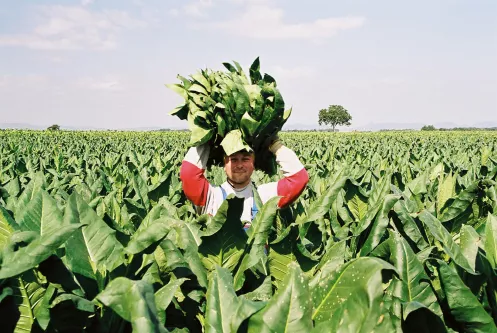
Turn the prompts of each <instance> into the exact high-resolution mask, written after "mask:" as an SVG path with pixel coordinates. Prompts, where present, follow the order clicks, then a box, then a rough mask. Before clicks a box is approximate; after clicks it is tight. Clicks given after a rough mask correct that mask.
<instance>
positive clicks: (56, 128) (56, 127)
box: [47, 124, 60, 131]
mask: <svg viewBox="0 0 497 333" xmlns="http://www.w3.org/2000/svg"><path fill="white" fill-rule="evenodd" d="M47 130H49V131H58V130H60V126H59V125H56V124H55V125H52V126H50V127H49V128H47Z"/></svg>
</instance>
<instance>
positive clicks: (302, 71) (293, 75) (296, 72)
mask: <svg viewBox="0 0 497 333" xmlns="http://www.w3.org/2000/svg"><path fill="white" fill-rule="evenodd" d="M269 74H270V75H271V76H273V77H274V78H275V79H276V82H278V81H279V80H280V79H302V78H308V77H312V76H314V75H315V74H316V71H315V69H314V68H311V67H307V66H297V67H293V68H284V67H281V66H274V67H273V68H272V70H271V72H269Z"/></svg>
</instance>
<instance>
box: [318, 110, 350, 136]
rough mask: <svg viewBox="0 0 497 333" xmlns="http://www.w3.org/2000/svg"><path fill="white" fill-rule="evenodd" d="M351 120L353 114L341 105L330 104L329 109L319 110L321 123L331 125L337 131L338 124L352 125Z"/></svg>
mask: <svg viewBox="0 0 497 333" xmlns="http://www.w3.org/2000/svg"><path fill="white" fill-rule="evenodd" d="M351 120H352V116H351V115H350V113H349V112H348V111H347V110H346V109H345V108H344V107H343V106H341V105H330V106H328V108H327V109H321V110H319V121H318V122H319V125H321V124H326V125H331V128H332V129H333V132H335V127H336V126H337V125H345V126H350V121H351Z"/></svg>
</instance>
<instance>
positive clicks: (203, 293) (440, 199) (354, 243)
mask: <svg viewBox="0 0 497 333" xmlns="http://www.w3.org/2000/svg"><path fill="white" fill-rule="evenodd" d="M281 138H282V140H283V142H284V143H285V145H287V146H288V147H290V148H292V149H293V150H294V151H295V152H296V153H297V155H298V156H299V157H300V159H301V161H302V163H303V164H304V165H305V166H306V168H307V170H308V172H309V176H310V181H309V184H308V186H307V188H306V189H305V191H304V192H303V193H302V195H301V196H300V198H299V199H298V200H297V202H296V203H294V204H293V205H292V206H291V207H289V208H287V209H283V210H281V211H276V209H275V201H274V200H273V201H270V202H269V203H268V204H267V205H265V207H264V208H263V209H262V211H261V212H260V214H259V217H258V220H256V221H255V222H254V227H253V228H251V229H252V231H250V232H249V233H248V234H245V233H243V232H242V231H241V228H238V227H237V223H240V221H239V218H238V217H237V212H239V208H240V205H239V202H238V201H237V200H236V199H229V200H228V202H227V203H226V204H225V205H224V206H223V207H222V209H221V210H220V213H219V214H218V215H216V216H215V217H208V216H198V215H197V214H196V213H195V211H194V210H193V208H192V206H191V204H190V203H189V202H188V201H187V200H186V198H185V197H184V194H183V193H182V190H181V183H180V182H179V166H180V164H181V160H182V157H183V156H184V154H185V152H186V150H187V142H188V133H184V132H70V131H68V132H66V131H54V132H50V131H16V130H12V131H10V130H7V131H0V207H1V208H0V209H1V211H0V212H1V214H0V248H3V249H4V250H3V255H2V259H3V262H2V265H1V266H0V311H1V312H0V313H1V314H2V317H3V318H10V319H11V320H10V323H8V325H11V326H10V327H11V328H14V327H16V328H17V329H18V330H19V331H21V329H30V328H31V327H36V328H37V329H47V330H51V329H56V328H58V329H60V330H62V331H63V330H68V331H76V330H82V329H83V328H87V329H88V330H97V329H98V330H101V331H127V330H129V329H130V327H133V328H134V329H137V330H140V331H159V330H163V329H164V327H167V328H168V329H170V330H172V329H174V328H177V329H181V328H183V329H189V330H190V331H197V330H199V329H200V328H201V327H204V328H205V329H206V330H207V331H209V330H214V329H218V330H220V331H236V329H240V330H241V331H243V330H246V329H248V330H249V331H252V330H257V331H261V330H262V331H264V330H265V329H268V326H265V325H269V327H271V328H272V329H274V328H281V330H280V329H277V331H278V332H282V331H286V330H287V331H289V332H290V331H310V330H312V329H313V328H314V329H315V330H316V331H317V332H319V331H323V330H324V331H328V330H329V331H337V329H338V328H339V327H342V328H343V327H347V329H348V331H364V332H371V331H372V330H375V331H385V332H391V331H400V330H404V331H425V330H427V329H430V331H447V330H449V331H450V330H456V331H471V332H476V331H478V332H493V331H496V330H497V329H496V327H495V322H496V320H497V292H496V290H497V276H496V273H495V272H496V271H495V269H496V264H497V246H496V239H497V192H496V187H497V186H496V181H497V133H496V132H484V131H474V132H473V131H470V132H463V133H462V132H432V133H426V132H424V133H423V132H415V131H412V132H409V131H406V132H384V133H323V132H285V133H282V134H281ZM207 176H208V178H209V179H210V180H211V181H212V182H213V183H215V184H220V183H222V182H224V173H223V171H222V169H221V168H220V167H213V168H212V169H210V170H207ZM276 179H278V176H274V177H272V178H270V177H268V176H266V175H265V174H263V173H262V172H259V171H258V172H255V173H254V176H253V180H254V182H255V183H256V184H261V183H265V182H268V181H272V180H276ZM80 223H81V224H83V225H84V226H81V225H80ZM233 226H234V228H233ZM266 242H268V243H269V250H268V254H267V255H266V254H265V252H264V244H265V243H266ZM294 263H297V264H294ZM54 272H56V273H54ZM387 273H388V274H387ZM266 276H267V277H268V278H266ZM1 279H3V280H1ZM113 282H115V283H113ZM290 300H292V301H291V302H290ZM288 303H290V304H288ZM283 304H287V305H288V306H283ZM7 313H10V315H8V316H7ZM4 314H5V316H4ZM64 318H66V320H64ZM67 318H71V320H69V321H68V320H67ZM122 318H124V319H125V320H123V319H122ZM128 322H131V324H129V323H128ZM428 322H430V324H428ZM164 323H165V325H164ZM67 325H69V327H68V326H67Z"/></svg>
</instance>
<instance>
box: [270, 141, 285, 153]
mask: <svg viewBox="0 0 497 333" xmlns="http://www.w3.org/2000/svg"><path fill="white" fill-rule="evenodd" d="M281 147H283V142H281V140H280V139H276V140H275V141H274V142H273V143H271V145H270V146H269V151H270V152H272V153H273V154H275V155H276V152H277V151H278V150H279V149H280V148H281Z"/></svg>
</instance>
